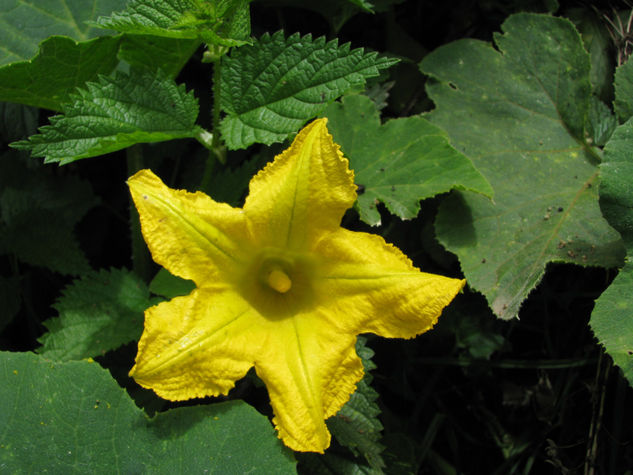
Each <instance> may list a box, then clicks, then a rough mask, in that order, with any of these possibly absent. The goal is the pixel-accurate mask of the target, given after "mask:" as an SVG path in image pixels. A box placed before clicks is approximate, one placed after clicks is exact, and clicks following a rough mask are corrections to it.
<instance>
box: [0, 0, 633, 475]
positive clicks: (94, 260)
mask: <svg viewBox="0 0 633 475" xmlns="http://www.w3.org/2000/svg"><path fill="white" fill-rule="evenodd" d="M5 3H6V5H5V6H3V7H0V45H2V48H0V101H5V102H4V103H0V308H1V309H2V311H1V312H0V350H3V351H0V379H2V381H0V407H2V408H3V410H2V411H0V467H3V470H5V471H7V472H8V473H22V472H44V471H50V472H55V473H57V472H64V473H85V472H86V471H97V472H98V471H112V470H114V471H119V472H123V473H176V472H184V471H189V470H191V471H194V472H195V471H199V472H202V471H205V470H206V471H214V472H217V473H242V472H249V471H252V472H253V473H294V472H295V471H297V470H298V471H299V472H300V473H332V474H343V473H345V474H347V473H399V474H404V473H473V472H477V473H543V472H547V471H549V470H551V467H552V466H554V467H555V468H556V469H557V470H558V471H559V472H561V473H571V472H572V471H574V470H580V469H581V467H583V468H584V469H585V472H586V473H589V471H590V470H594V469H595V470H596V471H599V472H601V473H625V471H626V470H629V469H630V466H631V460H633V450H632V448H631V447H633V444H631V441H632V440H633V436H632V435H631V432H630V427H631V426H632V425H633V411H632V410H631V407H633V389H631V386H630V385H631V382H632V381H633V326H632V323H631V321H632V320H631V317H632V315H633V313H632V309H633V297H632V295H633V266H632V263H631V255H632V254H633V224H632V223H633V192H632V188H631V183H632V182H633V162H632V161H631V157H632V156H633V119H632V118H631V116H632V115H633V101H632V100H631V97H632V96H631V93H632V92H633V61H627V59H628V56H629V55H630V54H631V47H630V40H629V37H630V29H631V21H630V18H633V17H632V16H631V15H632V13H631V7H630V6H629V5H627V4H625V2H620V3H618V2H616V3H614V4H613V8H611V7H609V9H608V10H600V7H599V6H598V5H594V6H589V5H588V4H587V2H580V1H575V0H565V1H560V2H551V1H541V0H513V1H510V2H484V1H477V2H472V1H466V0H458V1H457V2H447V3H446V4H438V3H435V4H432V5H431V4H428V5H427V4H426V3H425V2H415V1H413V0H396V1H394V0H346V1H333V0H327V1H322V2H313V1H308V0H301V1H296V2H295V1H293V2H291V1H287V0H282V1H276V0H275V1H261V2H249V1H248V0H209V1H205V0H132V1H129V2H126V1H123V0H99V1H92V2H88V5H87V4H86V2H85V1H83V0H31V1H29V2H13V1H9V2H8V3H7V2H5ZM616 65H617V67H616ZM38 108H39V109H38ZM50 111H53V112H54V113H53V114H50ZM316 117H327V118H328V129H329V131H330V133H331V134H332V135H333V137H334V139H335V142H336V143H338V144H339V145H340V147H341V150H342V151H343V153H344V154H345V156H346V157H347V158H348V159H349V162H350V168H352V169H353V171H354V179H355V184H356V185H357V187H358V199H357V202H356V204H355V209H354V210H353V211H350V212H348V213H347V214H346V215H345V217H344V218H343V223H342V225H343V226H344V227H346V228H348V229H352V230H361V231H369V232H372V233H376V234H380V235H381V236H383V237H384V238H385V239H386V240H387V241H388V242H392V243H394V244H395V245H397V246H398V247H400V248H401V249H403V250H404V251H405V252H406V254H407V255H408V256H409V257H410V258H411V259H412V260H413V262H414V264H415V265H416V266H418V267H421V268H422V269H423V270H424V271H428V272H434V273H440V274H444V275H448V276H452V277H458V278H462V277H463V278H465V279H466V280H467V285H468V289H467V290H466V291H465V292H464V293H463V294H462V295H460V296H458V298H457V299H456V301H455V302H454V303H453V304H452V305H451V306H450V307H449V308H447V309H446V311H445V312H444V315H443V316H442V317H441V318H440V320H439V323H438V325H437V326H436V328H435V329H434V330H433V331H432V332H429V333H427V334H425V335H423V336H421V337H418V338H417V339H415V340H411V341H386V340H382V339H379V338H375V337H371V336H369V337H360V338H359V340H358V342H357V347H356V349H357V353H358V354H359V356H360V357H361V359H362V362H363V366H364V368H365V377H364V378H363V379H362V380H361V381H360V382H359V383H358V385H357V390H356V392H355V393H354V394H353V395H352V397H351V399H350V401H349V402H348V403H347V404H346V405H345V406H343V408H342V409H341V410H340V412H339V413H338V414H337V415H336V416H334V417H332V418H331V419H330V420H329V421H328V422H327V424H328V428H329V430H330V432H331V433H332V436H333V441H332V445H331V447H330V448H329V449H328V450H327V451H326V452H325V454H324V455H317V454H305V453H296V454H293V453H292V452H291V451H290V450H288V449H287V448H286V447H284V445H283V444H282V443H281V442H280V441H279V440H278V438H277V434H276V433H275V431H274V429H273V426H272V424H271V423H270V422H269V420H268V419H269V418H270V417H267V416H271V415H272V412H271V408H270V403H269V400H270V399H269V397H268V395H267V394H266V391H265V389H264V388H263V386H262V382H261V381H260V380H259V379H258V376H257V375H256V374H255V373H254V372H252V373H249V374H248V376H247V377H246V378H245V379H243V380H241V381H239V382H238V383H237V385H236V387H235V388H234V389H233V390H232V391H231V393H229V396H228V397H222V399H221V400H218V398H213V399H211V398H210V399H196V400H193V401H191V402H187V403H167V402H165V401H163V400H161V399H160V398H158V397H157V396H156V395H155V394H153V393H150V392H149V391H146V390H143V389H142V388H140V387H139V386H138V385H137V384H136V383H135V382H134V381H133V380H132V379H131V378H130V377H129V376H128V372H129V370H130V368H131V367H132V366H133V365H134V356H135V354H136V344H135V342H136V341H138V339H139V337H140V335H141V332H142V330H143V312H144V310H146V309H147V308H149V307H151V306H153V305H156V304H157V303H160V302H162V301H163V300H169V299H173V298H174V297H177V296H185V295H188V294H190V293H191V292H192V290H193V288H194V285H193V283H192V282H191V281H186V280H183V279H181V278H180V277H176V276H173V275H171V274H169V273H168V272H167V271H166V270H165V269H162V268H160V269H159V268H158V267H157V266H155V265H154V264H153V263H151V262H150V259H149V253H148V252H147V249H146V247H145V244H144V242H143V241H142V238H141V235H140V228H139V222H138V215H136V214H135V212H134V210H131V209H130V201H129V196H128V193H127V189H126V187H125V181H126V179H127V178H128V177H130V176H131V175H132V174H133V173H135V172H136V171H138V170H139V169H141V168H151V169H153V170H154V171H156V172H157V174H159V175H160V176H162V177H164V179H165V182H166V183H167V185H168V186H169V187H171V188H183V189H187V190H189V191H196V190H201V191H204V192H205V193H207V194H209V195H210V196H212V197H213V198H214V199H215V200H217V201H221V202H227V203H229V204H230V205H232V206H235V207H239V206H242V204H243V200H244V197H245V196H246V195H247V194H248V183H249V181H250V180H251V178H252V177H253V176H254V175H255V174H256V173H257V172H258V170H260V169H261V168H262V167H263V166H264V165H265V164H266V162H267V161H269V160H271V159H272V158H273V157H274V156H275V155H276V154H278V153H279V152H280V151H281V150H282V149H283V148H285V147H284V145H283V144H280V143H281V142H284V141H288V139H291V138H292V137H293V136H294V135H295V134H296V133H297V132H298V131H299V129H300V128H301V127H302V126H304V125H305V124H306V123H307V122H309V121H310V120H312V119H314V118H316ZM38 128H39V130H38ZM191 139H194V140H191ZM89 157H93V158H89ZM42 158H43V160H42ZM54 164H57V165H54ZM58 165H59V166H58ZM62 165H63V166H62ZM281 205H283V203H281ZM594 302H595V308H594ZM344 310H345V309H343V311H344ZM348 310H349V309H348ZM516 317H520V318H516ZM4 350H9V351H4ZM32 351H34V352H35V353H32ZM91 358H95V360H96V361H93V360H92V359H91ZM611 360H612V361H613V363H614V364H615V367H616V368H619V369H617V370H615V371H614V370H611V369H610V368H611V366H610V363H609V361H611ZM123 388H125V389H123ZM253 407H254V408H255V409H257V410H255V409H253ZM147 414H150V415H152V417H149V416H148V415H147ZM104 434H105V435H104ZM579 441H582V442H579ZM585 441H586V442H585ZM295 460H298V462H299V464H298V465H297V464H296V462H295Z"/></svg>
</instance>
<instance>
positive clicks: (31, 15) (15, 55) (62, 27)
mask: <svg viewBox="0 0 633 475" xmlns="http://www.w3.org/2000/svg"><path fill="white" fill-rule="evenodd" d="M125 3H126V0H36V1H34V0H31V1H16V0H8V1H4V2H2V4H1V5H0V44H2V46H3V47H2V49H1V50H0V66H1V65H5V64H9V63H14V62H16V61H24V60H29V59H31V58H32V57H33V56H34V55H35V54H36V53H37V51H38V48H39V47H40V43H41V42H42V41H43V40H45V39H47V38H49V37H51V36H55V35H63V36H67V37H70V38H73V39H74V40H75V41H86V40H89V39H91V38H95V37H97V36H101V35H107V34H108V33H109V32H107V31H105V30H101V29H99V28H94V27H93V26H91V25H89V23H88V22H89V21H90V20H95V19H97V17H99V16H100V15H107V14H109V13H110V12H112V11H115V10H120V9H121V8H123V6H124V5H125ZM0 83H1V81H0Z"/></svg>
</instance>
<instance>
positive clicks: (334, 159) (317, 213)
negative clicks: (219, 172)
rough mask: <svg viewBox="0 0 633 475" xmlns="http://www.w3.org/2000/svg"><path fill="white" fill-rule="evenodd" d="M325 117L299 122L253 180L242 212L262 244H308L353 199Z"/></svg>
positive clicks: (351, 178) (295, 247) (333, 222)
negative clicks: (285, 144) (288, 141)
mask: <svg viewBox="0 0 633 475" xmlns="http://www.w3.org/2000/svg"><path fill="white" fill-rule="evenodd" d="M326 123H327V119H317V120H315V121H313V122H312V123H310V124H309V125H307V126H306V127H305V128H303V129H302V130H301V131H300V132H299V134H297V137H296V138H295V140H294V141H293V143H292V145H291V146H290V148H288V149H287V150H286V151H284V152H283V153H282V154H280V155H278V156H277V157H275V160H274V161H273V162H272V163H270V164H268V165H267V166H266V167H265V168H264V169H263V170H262V171H260V172H259V173H258V174H257V175H256V176H255V177H254V178H253V179H252V180H251V183H250V192H249V195H248V197H247V198H246V203H245V204H244V212H245V213H246V215H247V216H248V219H249V224H250V228H251V232H252V234H253V236H258V239H259V242H260V243H261V245H263V246H277V247H281V248H286V249H291V250H295V251H296V250H299V251H303V250H307V249H308V247H309V244H310V243H312V242H314V241H315V240H316V237H317V236H318V235H320V234H321V233H323V232H326V231H330V230H334V229H336V228H337V227H338V226H339V224H340V222H341V218H342V217H343V214H344V213H345V210H347V209H348V208H350V207H351V206H352V205H353V204H354V201H355V200H356V187H355V186H354V175H353V173H352V172H351V171H350V170H349V166H348V161H347V159H346V158H344V157H343V154H342V153H341V151H340V150H339V146H338V145H336V144H335V143H334V142H333V140H332V136H331V135H330V134H328V132H327V128H326Z"/></svg>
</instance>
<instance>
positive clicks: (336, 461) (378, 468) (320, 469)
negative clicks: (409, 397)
mask: <svg viewBox="0 0 633 475" xmlns="http://www.w3.org/2000/svg"><path fill="white" fill-rule="evenodd" d="M366 342H367V339H366V338H364V337H362V336H361V337H358V340H357V341H356V353H357V354H358V356H359V357H360V358H361V360H362V361H363V369H364V371H365V375H364V376H363V379H361V380H360V381H359V383H358V385H357V386H356V391H354V393H353V394H352V395H351V397H350V400H349V401H348V402H347V403H346V404H345V405H344V406H343V407H342V408H341V410H340V411H339V412H338V413H337V414H336V415H335V416H333V417H331V418H329V419H328V420H327V426H328V429H329V430H330V431H331V433H332V435H333V436H334V438H335V439H336V441H337V442H338V444H339V445H341V446H343V447H347V448H348V449H349V450H350V451H351V452H352V454H353V455H354V457H363V458H364V459H365V460H366V461H367V464H368V465H365V464H364V463H363V462H362V461H360V460H353V458H352V457H350V456H349V453H348V454H347V456H345V454H341V453H336V452H333V451H332V449H330V450H328V451H326V452H325V454H322V455H319V454H307V453H304V454H300V457H299V462H300V467H301V469H302V470H301V472H302V473H310V474H325V473H332V474H337V475H338V474H380V473H383V468H384V466H385V463H384V461H383V459H382V456H381V452H382V451H383V449H384V446H383V445H382V444H381V443H380V438H381V436H382V434H381V432H382V429H383V426H382V424H381V422H380V420H379V419H378V415H379V414H380V408H379V407H378V405H377V404H376V399H378V393H377V392H376V391H375V390H374V389H373V388H372V387H371V382H372V380H373V377H372V375H371V374H370V371H371V370H373V369H375V368H376V365H375V364H374V362H373V361H372V360H371V358H372V357H373V356H374V352H373V350H372V349H371V348H369V347H368V346H366Z"/></svg>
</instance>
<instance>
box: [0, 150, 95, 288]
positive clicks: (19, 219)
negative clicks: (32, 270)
mask: <svg viewBox="0 0 633 475" xmlns="http://www.w3.org/2000/svg"><path fill="white" fill-rule="evenodd" d="M97 203H98V199H97V198H96V197H95V196H94V194H93V193H92V188H91V187H90V185H89V184H88V183H87V182H85V181H83V180H81V179H79V178H77V177H75V176H72V175H55V174H54V173H52V172H51V170H49V169H46V168H42V167H36V166H31V167H28V166H27V164H26V163H24V160H22V159H21V158H20V157H19V156H18V154H17V153H16V152H9V153H5V154H4V155H2V156H0V254H2V253H5V254H6V253H8V254H13V255H15V256H16V257H17V258H18V259H20V260H21V261H24V262H27V263H29V264H32V265H36V266H43V267H47V268H49V269H51V270H53V271H56V272H60V273H62V274H71V275H77V274H81V273H84V272H87V271H88V270H89V269H90V266H89V264H88V260H87V259H86V257H85V255H84V253H83V252H82V251H81V248H80V247H79V243H78V242H77V239H76V238H75V236H74V227H75V225H76V224H77V222H79V220H80V219H81V218H82V217H83V216H84V215H85V214H86V212H87V211H88V210H89V209H90V208H92V207H93V206H94V205H96V204H97Z"/></svg>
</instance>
